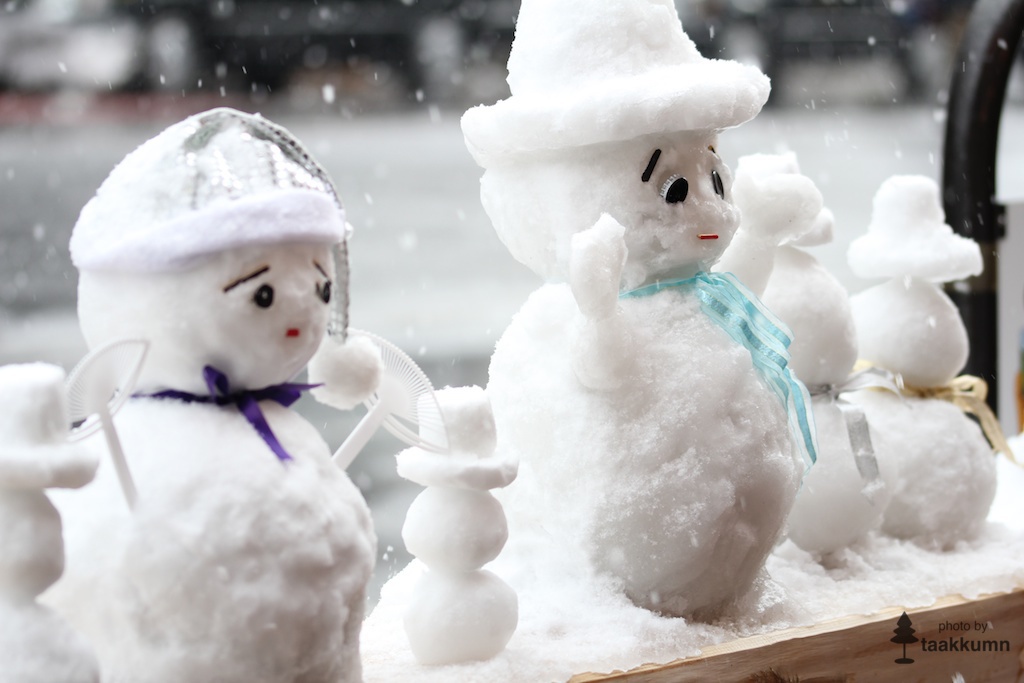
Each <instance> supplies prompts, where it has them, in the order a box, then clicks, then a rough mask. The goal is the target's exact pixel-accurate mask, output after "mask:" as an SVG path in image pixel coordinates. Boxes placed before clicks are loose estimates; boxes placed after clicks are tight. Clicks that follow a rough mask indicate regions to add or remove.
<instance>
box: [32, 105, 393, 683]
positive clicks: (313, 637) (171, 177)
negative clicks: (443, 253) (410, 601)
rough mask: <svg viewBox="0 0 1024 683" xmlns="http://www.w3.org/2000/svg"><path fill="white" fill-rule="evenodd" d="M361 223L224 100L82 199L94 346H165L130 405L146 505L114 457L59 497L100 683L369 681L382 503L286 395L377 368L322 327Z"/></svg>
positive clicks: (76, 614) (121, 419) (332, 396)
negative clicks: (122, 477)
mask: <svg viewBox="0 0 1024 683" xmlns="http://www.w3.org/2000/svg"><path fill="white" fill-rule="evenodd" d="M345 238H346V224H345V222H344V218H343V214H342V210H341V206H340V204H339V203H338V201H337V196H336V194H335V191H334V188H333V186H332V184H331V183H330V180H329V178H328V177H327V176H326V174H325V173H324V172H323V170H322V169H321V168H320V167H319V166H318V165H317V164H316V163H315V162H314V161H313V160H312V159H311V158H310V157H309V155H308V154H307V153H306V152H305V151H304V150H303V148H302V146H301V145H300V143H299V142H298V141H297V140H295V138H294V137H292V136H291V134H289V133H288V132H287V131H285V130H284V129H282V128H280V127H278V126H276V125H274V124H272V123H270V122H269V121H267V120H265V119H263V118H262V117H259V116H250V115H248V114H243V113H241V112H237V111H234V110H230V109H217V110H213V111H210V112H206V113H203V114H199V115H196V116H194V117H191V118H189V119H186V120H185V121H182V122H180V123H177V124H175V125H173V126H171V127H169V128H168V129H166V130H165V131H163V132H162V133H160V134H159V135H157V136H156V137H155V138H153V139H151V140H149V141H148V142H146V143H144V144H143V145H142V146H141V147H139V148H138V149H137V150H135V151H134V152H132V153H131V154H129V155H128V156H127V157H126V158H125V159H124V160H123V161H122V162H121V163H120V164H119V165H118V166H117V167H116V168H115V169H114V170H113V171H112V172H111V174H110V176H109V177H108V178H107V179H106V181H105V182H104V183H103V185H102V186H101V187H100V189H99V190H98V192H97V194H96V196H95V197H94V198H93V199H92V200H91V201H90V202H89V203H88V204H87V205H86V206H85V207H84V209H83V210H82V213H81V216H80V217H79V220H78V223H77V224H76V225H75V229H74V233H73V234H72V238H71V255H72V259H73V261H74V263H75V264H76V266H77V267H78V268H79V270H80V281H79V300H78V312H79V318H80V322H81V326H82V330H83V332H84V335H85V339H86V341H87V343H88V344H89V346H90V347H91V348H96V347H98V346H100V345H102V344H104V343H105V342H108V341H109V340H112V339H121V338H136V339H143V340H146V341H148V342H149V354H148V358H147V362H146V364H145V365H144V367H143V368H142V371H141V374H140V376H139V379H138V383H137V385H136V392H137V393H136V394H134V395H133V398H132V399H131V400H129V401H128V402H127V403H126V404H125V405H124V406H123V407H122V409H121V411H120V412H119V413H118V415H117V416H116V418H115V420H114V423H115V425H116V428H117V430H118V433H119V435H120V438H121V442H122V443H123V447H124V452H125V455H126V459H127V461H128V464H129V466H130V468H131V470H132V474H133V476H134V480H135V484H136V486H137V489H138V503H137V505H136V506H135V509H134V511H133V513H131V514H129V513H128V512H127V510H126V508H125V506H124V504H123V501H121V500H119V494H118V488H117V484H116V481H115V477H114V476H113V473H112V472H111V468H110V467H109V466H108V464H107V463H104V464H103V465H102V466H101V467H100V471H99V473H98V476H97V480H96V482H95V483H94V484H93V485H92V486H90V487H87V488H86V489H85V490H84V491H82V492H81V495H80V496H75V497H71V496H68V497H66V498H65V499H63V500H62V501H61V509H62V512H64V514H65V519H66V520H71V521H70V523H69V524H68V525H67V531H68V534H67V536H68V550H69V565H68V572H67V573H66V574H65V577H64V579H63V580H62V581H61V582H59V583H58V584H57V585H56V586H55V587H54V589H53V590H52V591H51V594H50V595H49V599H50V600H51V601H52V603H53V604H54V605H55V606H57V607H59V609H60V610H62V611H63V612H64V613H65V614H66V615H67V616H68V618H69V619H70V620H71V621H72V622H73V623H74V624H75V625H77V626H78V627H79V628H80V629H81V630H82V631H83V632H84V633H86V634H87V636H88V637H89V638H90V640H91V641H92V642H93V644H94V646H95V647H96V649H97V653H98V655H99V657H100V660H101V662H102V664H103V668H104V672H105V677H106V679H105V680H107V681H111V682H112V683H119V682H129V681H131V682H136V681H147V682H148V683H165V682H167V683H169V682H171V681H174V682H180V681H214V680H216V681H223V682H237V683H242V682H245V683H253V682H264V681H266V682H268V683H270V682H274V683H292V682H296V683H297V682H299V681H301V682H302V683H336V682H337V681H358V680H361V663H360V655H359V633H360V628H361V623H362V619H363V613H364V604H365V593H366V585H367V582H368V580H369V578H370V575H371V573H372V569H373V563H374V555H375V545H376V539H375V536H374V533H373V529H372V526H371V521H370V516H369V511H368V509H367V507H366V504H365V502H364V501H363V498H362V496H361V495H360V493H359V491H358V490H357V489H356V488H355V486H354V485H353V484H352V482H351V481H350V480H349V478H348V477H347V476H346V474H345V473H344V472H343V471H342V470H341V469H339V468H338V467H337V466H335V465H334V464H333V463H332V461H331V457H330V455H331V454H330V451H329V450H328V448H327V445H326V444H325V443H324V441H323V439H322V438H321V437H320V435H319V434H318V433H317V431H316V430H315V429H314V428H313V426H312V425H310V424H309V423H307V422H306V421H305V420H304V419H302V418H301V417H300V416H299V415H297V414H296V413H294V412H292V411H290V410H288V408H287V406H288V405H290V404H291V403H292V402H293V401H294V400H296V399H297V398H298V395H299V393H300V391H301V390H302V389H303V388H305V386H306V385H295V384H290V383H289V380H291V379H292V378H293V377H294V376H295V375H296V374H297V373H298V372H299V371H300V370H301V369H302V368H303V367H304V366H305V365H306V363H307V362H308V361H310V358H311V357H312V356H314V353H316V354H317V356H316V359H317V362H318V367H319V368H320V369H321V374H326V375H330V377H331V378H332V379H333V380H334V381H335V383H334V385H329V386H326V387H322V390H324V391H327V392H328V400H330V401H331V402H332V404H334V405H348V406H351V405H354V404H355V403H356V402H358V401H360V400H362V399H363V398H365V397H366V396H367V395H369V394H370V393H371V392H372V391H373V388H374V386H375V383H376V381H377V378H378V377H379V370H380V356H379V354H378V353H377V351H376V348H375V347H373V345H372V342H370V341H369V340H365V343H362V342H360V340H357V339H355V338H352V339H349V340H348V341H347V342H344V343H340V342H339V341H336V340H335V339H333V338H328V337H327V336H326V334H325V333H326V331H327V327H328V320H329V317H330V316H331V309H330V302H331V300H332V298H333V297H347V287H346V284H345V277H346V276H347V273H346V272H344V271H340V272H337V273H336V272H335V261H337V262H338V263H339V264H340V265H341V266H342V267H343V266H344V259H341V258H338V255H339V254H342V253H343V251H342V249H341V246H339V245H343V244H344V240H345ZM339 283H340V284H339ZM342 331H344V328H342ZM338 378H347V381H348V384H346V385H339V384H337V380H338ZM314 381H315V380H314Z"/></svg>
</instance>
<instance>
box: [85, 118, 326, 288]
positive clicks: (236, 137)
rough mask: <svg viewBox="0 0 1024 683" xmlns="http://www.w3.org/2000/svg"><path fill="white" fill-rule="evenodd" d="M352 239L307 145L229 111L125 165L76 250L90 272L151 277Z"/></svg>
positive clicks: (174, 130) (93, 209)
mask: <svg viewBox="0 0 1024 683" xmlns="http://www.w3.org/2000/svg"><path fill="white" fill-rule="evenodd" d="M345 237H346V225H345V218H344V214H343V211H342V208H341V204H340V202H339V201H338V198H337V193H336V191H335V189H334V186H333V184H332V183H331V181H330V178H329V177H328V175H327V173H326V172H325V171H324V170H323V168H322V167H321V166H320V165H319V164H318V163H317V162H316V161H314V160H313V158H312V157H311V156H310V154H309V153H308V152H307V151H306V150H305V149H304V148H303V147H302V145H301V144H300V143H299V142H298V140H296V139H295V137H294V136H292V135H291V134H290V133H289V132H288V131H287V130H285V129H284V128H282V127H280V126H278V125H276V124H274V123H272V122H270V121H268V120H267V119H265V118H263V117H261V116H259V115H252V114H246V113H243V112H240V111H235V110H233V109H228V108H219V109H213V110H210V111H207V112H203V113H201V114H196V115H195V116H192V117H189V118H187V119H185V120H184V121H181V122H179V123H176V124H174V125H172V126H171V127H169V128H167V129H166V130H164V131H163V132H162V133H160V134H159V135H157V136H156V137H154V138H152V139H150V140H148V141H147V142H145V143H143V144H142V145H141V146H140V147H139V148H138V149H136V150H135V151H133V152H132V153H130V154H129V155H128V156H127V157H125V158H124V160H123V161H121V163H120V164H118V165H117V167H115V168H114V170H113V171H111V173H110V175H109V176H108V177H107V179H106V180H105V181H104V182H103V184H102V185H101V186H100V188H99V190H98V191H97V192H96V196H95V197H93V198H92V199H91V200H90V201H89V203H88V204H86V205H85V207H84V208H83V209H82V212H81V215H80V216H79V218H78V222H77V223H76V224H75V227H74V231H73V232H72V235H71V243H70V249H71V259H72V262H73V263H74V264H75V265H76V266H77V267H78V268H79V269H80V270H115V271H127V272H151V271H169V270H180V269H183V268H188V267H189V266H190V265H191V264H193V263H194V262H196V261H197V260H199V259H201V258H202V257H204V256H206V255H208V254H213V253H217V252H219V251H224V250H228V249H231V248H234V247H240V246H251V245H266V244H278V243H286V242H310V243H318V244H319V243H322V244H332V245H333V244H338V243H342V242H343V241H344V239H345Z"/></svg>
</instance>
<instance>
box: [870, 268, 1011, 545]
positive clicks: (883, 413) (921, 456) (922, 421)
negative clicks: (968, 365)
mask: <svg viewBox="0 0 1024 683" xmlns="http://www.w3.org/2000/svg"><path fill="white" fill-rule="evenodd" d="M852 302H853V313H854V317H855V319H857V320H858V331H859V335H860V337H861V339H862V341H861V354H862V355H863V356H864V358H866V359H869V360H871V361H872V362H876V363H878V364H880V365H882V366H883V367H885V368H886V369H888V370H891V371H892V372H895V373H899V374H900V375H901V376H902V377H903V381H904V382H905V383H906V384H907V385H909V386H911V387H940V386H943V385H945V384H947V383H948V382H950V381H951V380H952V379H953V378H954V377H955V376H956V375H957V373H958V372H959V371H960V369H961V368H962V367H963V365H964V363H965V362H966V360H967V332H966V330H965V328H964V325H963V321H962V320H961V318H960V315H959V312H958V311H957V310H956V308H955V306H954V305H953V303H952V302H951V301H950V300H949V297H948V296H946V294H945V293H944V292H942V290H941V289H940V288H939V287H938V285H936V284H934V283H931V282H926V281H924V280H920V279H916V278H906V279H898V280H896V279H894V280H890V281H889V282H886V283H883V284H881V285H878V286H876V287H872V288H870V289H867V290H865V291H864V292H861V293H860V294H857V295H855V296H854V297H853V298H852ZM880 312H884V316H885V317H884V318H883V317H882V313H880ZM886 321H891V323H887V322H886ZM876 358H877V360H876ZM856 401H857V403H859V404H860V405H862V406H863V407H864V410H865V412H866V414H867V416H868V419H869V420H870V421H871V424H872V425H874V426H875V434H876V441H877V443H878V445H877V449H878V453H879V458H880V460H881V461H883V462H885V464H886V466H888V467H891V468H892V469H895V470H896V479H895V483H894V486H893V497H892V500H891V502H890V503H889V506H888V508H887V509H886V512H885V519H884V522H883V525H882V529H883V531H885V532H886V533H888V534H891V535H893V536H896V537H897V538H908V539H915V540H918V541H921V542H924V543H926V544H929V545H934V546H937V547H949V546H951V545H953V544H955V543H956V542H957V541H960V540H965V539H971V538H974V537H975V536H977V534H978V533H979V532H980V531H981V528H982V526H983V525H984V523H985V518H986V517H987V515H988V510H989V508H990V507H991V505H992V501H993V499H994V498H995V490H996V462H995V457H994V456H993V453H992V448H991V446H990V445H989V444H988V441H987V440H986V439H985V436H984V434H983V433H982V431H981V428H980V427H979V426H978V424H977V423H976V422H974V421H973V420H971V419H970V418H969V417H968V416H967V415H965V414H964V412H963V411H962V410H961V409H960V408H958V407H957V406H955V405H953V404H952V403H950V402H949V401H946V400H943V399H940V398H919V397H915V396H907V397H903V398H902V399H901V398H899V397H897V396H893V395H890V394H887V393H878V392H859V393H858V394H856Z"/></svg>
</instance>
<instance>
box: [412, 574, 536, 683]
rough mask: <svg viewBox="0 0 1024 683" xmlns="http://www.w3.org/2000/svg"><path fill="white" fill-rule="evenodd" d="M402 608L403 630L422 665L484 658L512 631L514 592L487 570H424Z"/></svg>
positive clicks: (515, 614)
mask: <svg viewBox="0 0 1024 683" xmlns="http://www.w3.org/2000/svg"><path fill="white" fill-rule="evenodd" d="M419 583H420V585H418V586H417V587H416V591H415V593H414V597H413V599H412V600H411V601H410V603H409V604H408V607H407V609H406V612H405V619H404V624H405V633H406V635H407V636H408V638H409V645H410V647H411V648H412V652H413V654H414V655H415V656H416V659H417V660H418V661H419V662H420V663H422V664H448V663H451V662H466V661H472V660H482V659H489V658H491V657H493V656H494V655H496V654H498V653H499V652H501V651H502V649H503V648H504V647H505V644H506V643H508V641H509V639H510V638H511V637H512V634H513V633H514V632H515V628H516V624H517V622H518V619H519V605H518V600H517V598H516V594H515V591H513V590H512V589H511V588H509V587H508V585H507V584H506V583H505V582H504V581H502V580H501V579H499V578H498V577H496V576H495V575H494V574H491V573H490V572H487V571H483V572H472V573H470V574H465V575H462V576H458V575H456V576H452V575H448V574H443V573H440V572H433V571H428V572H427V573H425V574H424V575H423V576H422V577H421V578H420V579H419Z"/></svg>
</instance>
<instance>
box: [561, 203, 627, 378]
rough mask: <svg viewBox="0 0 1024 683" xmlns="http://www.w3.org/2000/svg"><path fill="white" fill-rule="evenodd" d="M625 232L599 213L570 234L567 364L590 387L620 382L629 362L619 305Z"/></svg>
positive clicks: (609, 218) (612, 219) (616, 222)
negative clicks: (574, 315)
mask: <svg viewBox="0 0 1024 683" xmlns="http://www.w3.org/2000/svg"><path fill="white" fill-rule="evenodd" d="M624 235H625V229H624V228H623V227H622V225H620V224H619V223H618V221H616V220H615V219H614V218H612V217H611V216H609V215H608V214H604V215H602V216H601V218H600V219H598V221H597V223H595V224H594V225H593V226H592V227H591V228H589V229H587V230H584V231H583V232H580V233H577V234H575V235H573V238H572V246H571V250H572V251H571V253H570V257H569V287H570V289H571V290H572V295H573V298H575V299H576V305H577V306H578V307H579V310H580V316H579V318H578V319H577V321H576V325H575V327H574V329H573V331H572V339H571V345H572V364H573V371H574V372H575V373H576V378H577V379H578V380H579V381H580V383H581V384H583V385H584V386H586V387H589V388H591V389H601V390H610V389H614V388H616V387H618V386H620V385H621V384H622V381H623V379H624V378H625V376H626V374H627V373H628V369H629V367H630V365H631V363H632V360H631V359H632V356H631V354H630V343H629V340H630V335H629V330H628V328H627V327H626V324H625V321H624V320H623V317H622V314H621V312H620V311H619V283H620V280H621V278H622V268H623V266H624V265H625V262H626V243H625V240H624V239H623V237H624Z"/></svg>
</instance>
